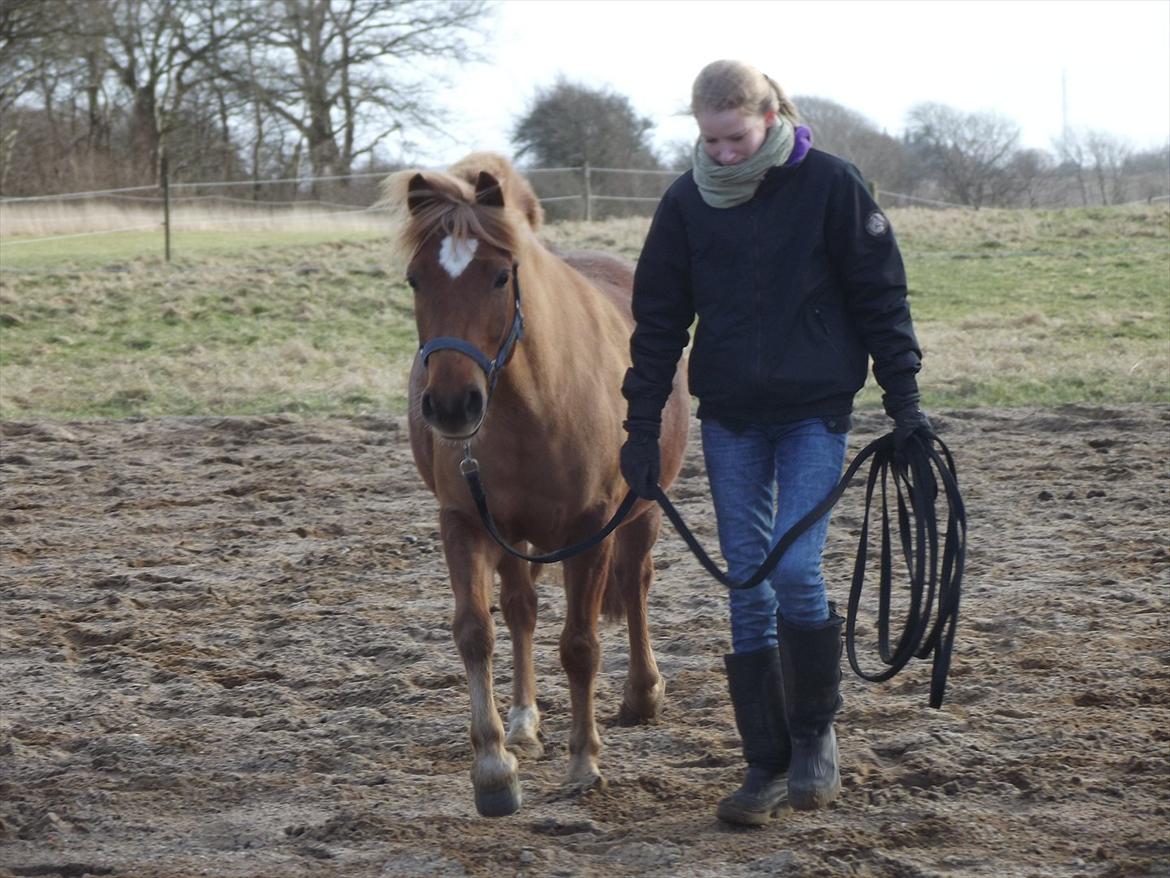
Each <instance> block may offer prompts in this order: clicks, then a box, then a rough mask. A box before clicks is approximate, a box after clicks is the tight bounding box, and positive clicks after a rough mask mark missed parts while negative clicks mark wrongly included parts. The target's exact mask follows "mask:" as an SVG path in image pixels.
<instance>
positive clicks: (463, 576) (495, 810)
mask: <svg viewBox="0 0 1170 878" xmlns="http://www.w3.org/2000/svg"><path fill="white" fill-rule="evenodd" d="M439 525H440V533H441V535H442V538H443V549H444V552H445V553H446V556H447V567H448V570H449V571H450V574H451V588H452V590H453V591H454V593H455V619H454V622H453V624H452V633H453V634H454V636H455V645H456V646H457V647H458V649H459V655H460V657H462V659H463V666H464V668H466V670H467V688H468V692H469V694H470V696H471V745H472V748H473V750H474V752H475V761H474V763H473V764H472V767H471V782H472V785H473V786H474V788H475V807H476V810H477V811H479V813H480V814H482V815H484V816H485V817H499V816H504V815H506V814H512V813H514V812H515V811H516V810H517V809H519V807H520V782H519V780H518V779H517V776H516V757H515V756H513V755H512V754H511V753H509V752H508V751H507V750H505V749H504V725H503V723H501V722H500V714H499V712H498V711H497V710H496V703H495V697H494V694H493V692H492V651H493V649H494V647H495V625H494V623H493V622H492V617H491V590H492V571H493V570H494V568H495V565H496V562H497V561H498V552H497V551H496V550H495V548H494V547H492V546H488V545H487V544H486V541H485V540H484V539H483V538H482V531H481V530H480V529H479V527H478V526H477V525H476V524H475V523H473V522H471V521H470V520H469V519H467V518H466V517H464V516H463V515H461V514H460V513H457V512H453V511H448V510H444V511H443V513H442V514H441V515H440V516H439Z"/></svg>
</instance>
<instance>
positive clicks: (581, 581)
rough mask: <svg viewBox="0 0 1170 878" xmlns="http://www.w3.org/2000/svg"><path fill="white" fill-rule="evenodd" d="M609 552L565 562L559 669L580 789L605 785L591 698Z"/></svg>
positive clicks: (573, 772) (605, 546)
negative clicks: (566, 690)
mask: <svg viewBox="0 0 1170 878" xmlns="http://www.w3.org/2000/svg"><path fill="white" fill-rule="evenodd" d="M612 553H613V550H612V545H611V544H610V543H609V542H608V541H607V542H605V543H602V544H601V545H600V546H598V547H597V548H596V549H593V550H591V551H589V552H586V553H584V554H582V555H578V556H577V557H576V558H573V559H570V560H569V561H566V562H565V628H564V631H563V632H562V633H561V664H562V665H563V666H564V668H565V673H566V674H567V675H568V678H569V700H570V702H571V705H572V713H573V717H572V730H571V731H570V733H569V775H568V780H569V783H570V784H572V785H574V786H577V787H579V788H581V789H583V790H588V789H592V788H595V787H598V786H601V785H602V784H603V781H602V779H601V773H600V771H598V768H597V758H598V756H600V755H601V736H600V735H598V733H597V724H596V722H595V721H594V707H593V693H594V682H595V680H596V677H597V669H598V667H600V665H601V642H600V640H598V637H597V617H598V616H599V615H600V613H601V600H602V596H603V589H604V587H605V581H606V577H607V576H608V574H609V565H610V561H611V558H612Z"/></svg>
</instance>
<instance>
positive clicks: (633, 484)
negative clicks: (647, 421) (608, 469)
mask: <svg viewBox="0 0 1170 878" xmlns="http://www.w3.org/2000/svg"><path fill="white" fill-rule="evenodd" d="M626 429H627V430H629V433H630V436H629V438H628V439H626V444H625V445H623V446H622V454H621V468H622V476H623V477H624V478H625V480H626V484H628V485H629V486H630V490H631V491H633V492H634V493H635V494H637V495H638V496H639V497H641V498H643V499H645V500H652V499H654V497H655V495H656V494H657V493H658V479H659V476H660V475H661V470H662V464H661V461H660V457H659V453H658V432H657V431H654V430H649V429H645V428H640V427H637V426H634V425H633V424H628V423H627V425H626Z"/></svg>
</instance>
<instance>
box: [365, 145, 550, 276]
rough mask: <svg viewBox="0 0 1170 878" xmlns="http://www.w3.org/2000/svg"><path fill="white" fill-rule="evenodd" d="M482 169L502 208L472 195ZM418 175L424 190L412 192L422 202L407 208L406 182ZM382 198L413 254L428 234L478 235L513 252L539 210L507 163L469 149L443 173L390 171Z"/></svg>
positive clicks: (534, 226)
mask: <svg viewBox="0 0 1170 878" xmlns="http://www.w3.org/2000/svg"><path fill="white" fill-rule="evenodd" d="M481 171H486V172H488V173H489V174H491V175H492V176H493V177H495V179H496V180H498V181H499V183H500V188H501V190H502V192H503V196H504V205H505V206H504V208H503V209H500V208H499V207H493V206H490V205H484V204H480V203H478V202H477V201H476V200H475V182H476V180H477V179H478V177H479V173H480V172H481ZM420 174H421V175H422V177H423V179H424V180H425V181H426V183H427V188H426V189H425V190H416V191H415V192H414V193H413V195H414V197H415V198H418V199H419V200H421V201H422V204H421V206H419V207H417V208H416V209H415V210H413V211H412V210H411V209H410V204H409V202H410V199H411V193H410V192H409V186H410V181H411V180H412V179H414V177H415V176H417V175H420ZM382 203H384V204H386V205H388V206H389V207H391V208H392V209H393V210H395V211H396V212H397V214H398V218H399V220H400V223H399V230H400V231H399V238H400V244H401V245H402V247H403V249H404V251H405V253H406V255H407V257H408V258H409V257H411V256H413V255H414V254H415V253H417V252H418V250H419V248H420V247H422V245H423V244H424V243H425V242H426V241H427V240H429V239H430V237H431V236H432V235H435V234H442V235H450V236H452V237H453V238H455V239H456V240H457V241H465V240H467V239H469V238H478V239H481V240H483V241H485V242H486V243H487V244H489V245H491V246H493V247H498V248H499V249H501V250H507V251H508V252H511V253H515V252H516V250H517V248H518V247H519V244H520V242H521V239H522V237H523V236H524V232H525V231H531V232H535V231H537V230H538V229H539V228H540V226H541V223H542V222H543V220H544V211H543V210H542V208H541V206H540V201H539V199H537V197H536V193H535V192H533V191H532V187H531V186H529V185H528V181H526V180H525V179H524V178H523V177H522V176H520V174H519V173H518V172H517V171H516V169H515V168H513V167H512V164H511V163H510V162H509V161H508V160H507V159H506V158H504V157H503V156H501V155H497V154H495V153H485V152H480V153H472V154H471V155H468V156H467V157H465V158H463V159H461V160H460V161H458V162H457V163H455V164H454V165H452V166H451V167H450V168H449V169H448V170H447V171H446V172H443V171H419V170H407V171H398V172H397V173H395V174H391V175H390V176H389V177H388V178H387V179H386V181H385V183H383V185H382Z"/></svg>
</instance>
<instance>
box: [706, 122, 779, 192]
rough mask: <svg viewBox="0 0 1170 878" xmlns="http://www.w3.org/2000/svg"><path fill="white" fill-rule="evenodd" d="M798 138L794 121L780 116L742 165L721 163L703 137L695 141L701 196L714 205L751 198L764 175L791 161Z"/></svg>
mask: <svg viewBox="0 0 1170 878" xmlns="http://www.w3.org/2000/svg"><path fill="white" fill-rule="evenodd" d="M795 140H796V137H795V131H794V128H793V125H792V122H791V121H790V120H788V119H787V118H785V117H784V116H777V117H776V124H775V125H773V126H772V127H771V128H769V129H768V131H767V134H766V135H765V137H764V142H763V143H762V144H760V148H759V149H758V150H756V152H755V154H754V155H752V156H751V157H750V158H748V159H747V161H743V162H740V163H739V164H738V165H721V164H719V163H718V162H716V161H715V159H713V158H711V157H710V156H709V155H707V151H706V150H705V149H703V140H702V138H699V140H698V141H696V143H695V169H694V174H695V183H696V184H697V185H698V187H699V195H701V196H702V198H703V201H705V202H706V203H707V204H708V205H709V206H711V207H735V206H736V205H737V204H743V203H744V202H745V201H750V200H751V197H752V196H753V195H755V194H756V187H757V186H759V185H760V181H761V180H763V179H764V174H766V173H767V172H768V170H769V169H771V168H774V167H775V166H776V165H782V164H784V163H785V162H786V161H787V160H788V157H789V156H790V155H791V154H792V147H793V144H794V143H795Z"/></svg>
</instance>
